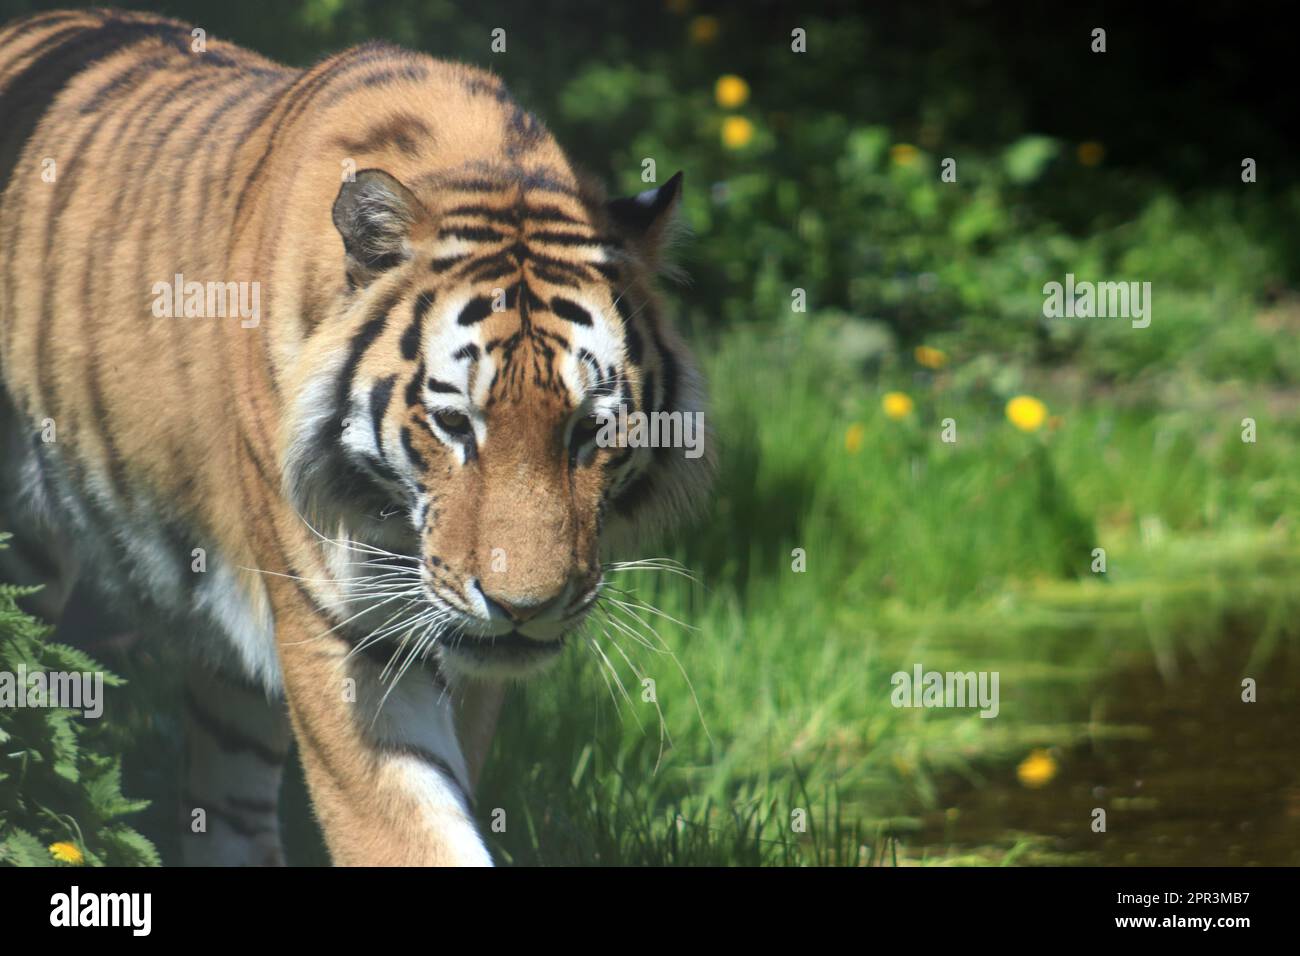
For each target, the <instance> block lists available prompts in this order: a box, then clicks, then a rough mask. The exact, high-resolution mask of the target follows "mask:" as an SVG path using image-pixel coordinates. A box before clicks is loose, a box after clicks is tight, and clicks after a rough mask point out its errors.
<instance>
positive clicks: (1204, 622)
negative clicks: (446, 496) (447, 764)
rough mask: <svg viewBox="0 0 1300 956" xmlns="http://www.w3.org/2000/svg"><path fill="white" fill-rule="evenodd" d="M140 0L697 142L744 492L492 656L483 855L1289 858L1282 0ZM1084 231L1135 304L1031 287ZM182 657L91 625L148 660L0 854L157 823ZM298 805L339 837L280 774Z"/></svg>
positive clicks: (805, 859) (1292, 252)
mask: <svg viewBox="0 0 1300 956" xmlns="http://www.w3.org/2000/svg"><path fill="white" fill-rule="evenodd" d="M69 5H71V4H68V3H58V4H44V3H21V2H13V0H2V2H0V14H3V19H9V18H10V17H12V16H16V15H19V14H21V13H24V12H28V11H30V10H34V9H38V8H43V7H47V6H69ZM121 5H122V6H131V7H147V8H148V9H152V10H156V11H159V12H164V13H168V14H170V15H173V16H176V17H179V18H182V19H185V20H188V21H191V22H193V23H195V24H197V25H199V26H202V27H204V28H205V29H206V30H207V31H208V33H209V35H212V36H218V37H222V38H227V39H231V40H234V41H236V42H239V43H241V44H244V45H246V46H249V47H251V48H253V49H256V50H258V51H260V52H262V53H264V54H267V55H269V56H271V57H274V58H277V59H281V60H283V61H286V62H289V63H291V64H295V65H308V64H310V63H311V62H313V61H314V60H315V59H317V58H318V57H320V56H321V55H323V54H324V53H326V52H328V51H332V50H335V49H338V48H340V47H343V46H346V45H350V44H353V43H356V42H360V41H362V40H366V39H371V38H386V39H389V40H392V41H395V42H398V43H401V44H404V45H407V46H410V47H413V48H416V49H420V50H423V51H425V52H428V53H430V54H432V55H434V56H440V57H447V58H453V59H458V60H464V61H468V62H471V63H474V64H477V65H480V66H484V67H488V68H490V69H492V70H494V71H495V72H497V73H498V74H500V75H501V76H502V77H503V78H504V79H505V80H506V81H507V83H508V85H509V86H510V88H511V89H512V91H513V92H514V94H515V95H516V97H517V98H518V99H519V100H520V101H521V102H522V103H523V104H524V105H525V106H526V107H528V108H530V109H532V110H534V111H535V112H537V113H538V115H540V116H541V117H543V118H544V119H545V120H546V122H547V124H548V125H549V126H550V127H551V129H552V131H553V132H554V133H555V135H556V137H557V139H558V140H559V141H560V143H561V144H562V145H563V146H564V147H565V148H566V150H567V151H568V153H569V155H570V156H571V157H572V158H574V160H575V161H576V162H577V163H579V164H580V165H583V166H585V167H586V168H587V169H589V170H591V171H592V172H595V173H597V174H599V175H601V176H603V177H605V178H606V180H607V181H608V182H609V183H610V185H611V190H612V191H614V192H635V191H638V190H640V189H642V188H645V184H643V183H642V181H641V170H642V162H643V160H644V159H647V158H651V159H654V160H655V164H656V167H657V171H658V175H659V178H660V181H662V180H663V179H666V178H667V177H668V176H670V175H671V174H672V173H673V172H674V171H676V170H678V169H681V170H684V171H685V174H686V179H685V181H686V196H685V218H686V220H687V221H688V222H689V225H690V227H691V231H692V234H693V235H692V238H691V239H690V240H688V241H687V242H684V243H683V244H682V245H681V247H680V249H679V253H678V261H679V263H680V265H681V266H682V267H683V268H684V270H685V271H686V273H687V274H688V275H689V277H690V278H689V282H687V283H685V284H679V285H669V286H668V287H667V289H666V293H667V296H668V301H669V302H670V303H671V309H672V312H673V313H674V314H675V315H676V317H677V321H678V322H679V323H680V324H681V326H682V327H683V329H684V330H685V331H686V332H687V334H688V336H689V337H690V339H691V340H692V342H693V343H694V345H695V349H696V352H697V354H698V355H699V356H700V357H701V358H702V361H703V364H704V366H705V368H706V370H707V372H708V375H709V378H710V380H711V386H712V393H713V409H712V413H711V414H712V425H713V428H714V430H715V431H716V432H717V434H718V436H719V438H720V452H721V462H722V468H721V476H720V480H719V483H718V487H717V492H716V495H715V499H714V501H713V503H712V505H711V507H710V509H709V510H708V511H707V512H706V513H705V514H704V515H703V516H702V517H701V520H700V521H699V522H698V523H697V524H696V525H695V526H694V527H693V528H691V529H689V530H687V531H684V532H683V533H681V534H680V535H678V536H677V538H676V539H674V540H669V541H664V542H660V543H657V544H656V545H654V546H653V550H652V551H650V552H649V553H648V554H647V555H646V556H663V557H669V558H673V559H675V560H677V561H680V562H681V564H682V565H683V566H684V567H685V568H688V569H689V571H690V574H691V578H684V577H682V576H679V575H675V574H672V573H668V572H664V573H652V572H629V573H626V574H624V575H622V576H621V577H620V583H621V584H622V585H623V586H624V587H626V588H627V589H628V591H629V592H631V593H632V595H633V596H632V597H629V598H628V605H629V606H627V607H622V608H613V609H612V610H613V612H614V613H613V620H607V619H602V620H601V622H600V623H599V624H598V626H597V627H596V628H595V629H594V630H593V632H592V637H593V640H594V644H592V645H590V646H588V647H583V646H582V645H580V644H579V645H576V646H575V648H574V649H573V652H572V653H571V654H569V655H568V657H567V658H566V659H565V661H564V662H563V663H562V664H561V665H559V666H558V667H557V668H556V669H555V670H554V671H553V672H551V673H549V674H547V675H544V676H543V677H541V678H539V679H537V680H536V681H534V682H532V683H530V684H528V685H526V686H524V687H521V688H517V689H515V690H513V691H512V696H511V697H510V699H509V701H508V703H507V708H506V712H505V714H504V717H503V723H502V729H501V733H500V734H499V736H498V740H497V742H496V745H495V750H494V758H493V761H492V763H491V764H490V767H489V771H488V775H487V779H486V780H485V783H484V787H483V791H482V793H481V795H480V798H479V801H478V805H479V808H480V813H481V816H482V817H483V822H484V826H485V830H486V831H487V837H488V839H489V841H490V844H491V846H492V849H493V851H494V853H495V855H496V856H497V858H498V859H499V860H500V861H502V862H506V863H515V864H545V865H554V864H583V863H602V864H696V863H707V864H759V863H763V864H796V863H802V864H839V865H882V864H883V865H894V864H900V865H904V864H917V863H925V864H934V863H990V864H997V863H1019V864H1034V863H1105V864H1120V865H1124V864H1241V865H1247V864H1280V863H1289V864H1295V863H1300V760H1297V757H1298V756H1300V735H1297V734H1296V733H1295V732H1294V728H1295V727H1296V726H1297V723H1298V722H1300V696H1298V691H1297V688H1300V683H1297V680H1296V678H1297V676H1300V659H1298V657H1297V654H1296V641H1297V638H1298V637H1300V624H1298V623H1297V620H1298V619H1297V611H1298V610H1300V593H1298V588H1297V571H1300V531H1298V529H1297V524H1296V521H1297V517H1298V514H1300V473H1298V471H1297V468H1296V465H1297V462H1298V461H1300V458H1298V457H1297V452H1298V450H1300V403H1298V402H1297V398H1298V397H1300V338H1298V335H1297V333H1300V284H1298V283H1300V241H1298V240H1300V184H1298V183H1297V179H1296V176H1295V169H1296V164H1295V162H1294V154H1293V148H1294V146H1295V143H1296V142H1297V138H1298V137H1297V135H1296V133H1297V128H1296V127H1297V122H1298V120H1300V111H1297V110H1296V109H1295V106H1294V102H1293V96H1294V86H1295V85H1294V82H1293V81H1290V80H1286V79H1285V78H1284V77H1285V70H1286V69H1287V68H1288V67H1290V66H1291V65H1292V60H1293V58H1294V53H1293V51H1292V49H1291V45H1292V43H1291V40H1290V37H1289V35H1288V34H1287V33H1286V32H1285V31H1283V30H1281V29H1279V28H1278V27H1277V25H1276V23H1275V22H1273V18H1272V17H1271V16H1270V14H1269V13H1268V11H1267V9H1266V8H1256V7H1253V6H1252V8H1251V13H1250V16H1249V17H1246V16H1244V15H1243V14H1242V13H1240V12H1239V11H1237V10H1234V9H1233V8H1232V6H1231V5H1230V4H1226V3H1224V4H1211V3H1191V4H1180V5H1179V6H1178V9H1177V11H1176V12H1169V11H1164V10H1158V9H1154V8H1153V9H1145V8H1144V9H1138V10H1134V9H1131V6H1135V5H1124V6H1120V5H1107V4H1080V5H1077V6H1076V5H1072V6H1073V7H1074V9H1072V10H1070V11H1069V12H1050V11H1048V10H1045V9H1040V8H1038V7H1034V8H1028V7H1027V5H1026V6H1025V7H1020V6H1019V5H1016V6H1012V5H1003V4H996V5H995V4H993V3H991V2H972V0H965V2H960V0H954V2H949V3H942V4H939V3H922V4H916V5H913V4H906V5H904V4H898V5H894V4H882V5H871V6H868V5H866V4H850V3H843V4H836V3H826V4H814V3H804V4H785V3H770V2H756V3H752V2H751V3H740V2H735V3H717V2H704V0H668V2H664V3H661V2H657V0H653V2H648V3H642V4H609V3H607V2H566V3H559V2H556V3H550V4H545V5H541V4H537V5H532V4H522V3H505V2H494V0H481V2H475V3H464V4H460V3H453V2H449V0H364V2H363V0H304V2H301V3H298V4H287V3H286V4H264V3H263V4H258V3H232V2H230V0H222V2H217V0H207V2H201V0H195V2H179V0H177V2H157V3H150V4H137V3H126V4H121ZM1097 27H1100V28H1103V29H1105V31H1106V51H1105V52H1104V53H1094V52H1092V46H1093V42H1094V41H1093V35H1092V31H1093V30H1094V28H1097ZM496 28H502V29H504V30H505V31H506V43H507V47H506V51H505V52H504V53H493V52H491V50H490V42H491V31H492V30H494V29H496ZM796 28H798V29H802V30H804V31H806V52H803V53H796V52H793V51H792V49H791V43H792V39H791V31H792V30H795V29H796ZM948 158H951V159H954V160H955V161H956V163H955V172H956V181H955V182H946V181H944V180H943V178H942V177H941V170H942V165H941V164H942V163H943V161H944V160H945V159H948ZM1248 158H1249V159H1252V160H1254V168H1255V176H1254V180H1255V181H1253V182H1244V181H1243V161H1244V160H1246V159H1248ZM1067 274H1073V275H1074V276H1075V277H1076V278H1077V279H1079V280H1088V281H1125V282H1149V283H1150V284H1151V303H1150V304H1151V312H1150V316H1151V322H1150V325H1149V327H1147V328H1141V329H1138V328H1133V327H1132V325H1131V324H1130V322H1129V321H1128V320H1127V319H1122V318H1121V319H1115V318H1111V319H1105V318H1047V317H1045V316H1044V309H1043V305H1044V294H1043V286H1044V284H1045V283H1047V282H1052V281H1056V282H1064V281H1065V277H1066V275H1067ZM799 306H802V308H799ZM947 419H951V420H952V423H953V424H952V426H951V429H950V432H955V438H956V440H955V441H952V442H947V441H944V440H942V437H941V432H942V431H943V429H944V423H945V420H947ZM1246 419H1250V420H1251V422H1252V423H1253V434H1248V432H1250V427H1249V426H1247V425H1246V424H1245V422H1244V420H1246ZM1244 436H1245V437H1244ZM1247 438H1252V439H1253V440H1246V439H1247ZM1097 549H1102V551H1101V552H1100V558H1099V552H1098V551H1097ZM1099 560H1100V562H1101V563H1099ZM0 594H3V592H0ZM3 600H7V599H6V598H3V597H0V602H2V601H3ZM647 607H648V608H653V609H654V610H648V609H647ZM5 628H7V629H8V633H9V634H10V635H11V636H12V640H11V645H12V646H17V644H16V643H15V642H17V641H19V640H22V641H26V642H28V643H27V644H24V645H23V646H24V647H25V648H26V649H27V650H26V651H25V653H29V654H32V655H39V654H45V655H54V654H63V653H70V652H63V651H51V650H39V649H35V648H36V643H35V642H36V641H37V639H38V638H37V635H36V632H35V631H34V630H33V629H32V627H31V626H30V625H29V624H27V623H25V622H22V621H20V619H19V618H18V617H17V616H16V615H15V614H14V613H13V612H12V611H6V610H5V606H4V605H3V603H0V629H5ZM602 630H603V632H604V633H601V631H602ZM0 647H3V643H2V642H0ZM0 653H3V652H2V651H0ZM11 653H13V652H11ZM167 653H168V652H167V650H166V649H160V648H156V647H136V648H133V649H132V650H131V651H130V652H129V653H121V652H118V651H115V650H114V649H113V648H112V647H105V648H103V649H102V653H100V655H99V656H100V657H102V658H103V659H104V661H105V663H107V664H109V666H110V667H112V668H113V669H114V670H115V671H116V672H117V673H119V674H121V675H122V676H124V677H125V678H127V679H128V680H129V681H130V683H131V684H132V685H133V687H134V688H135V690H136V691H137V693H136V694H135V695H124V694H122V693H115V694H113V695H112V697H111V698H110V701H109V710H108V715H107V719H106V720H104V721H99V722H97V724H98V725H97V726H95V727H93V728H85V727H81V726H76V725H74V724H73V723H72V722H71V721H67V722H65V723H66V726H64V725H63V724H60V725H59V726H39V727H36V726H33V727H29V728H28V729H27V731H26V733H27V738H26V742H25V743H24V744H23V746H25V747H27V748H28V750H29V752H30V755H31V760H30V768H31V769H30V773H29V774H28V775H27V776H26V777H25V778H24V779H23V780H22V781H18V780H16V779H14V778H12V777H11V778H8V779H5V778H2V777H0V836H3V835H4V833H5V827H6V821H7V825H8V827H9V828H10V830H9V832H10V839H9V842H8V844H5V843H0V857H3V856H4V855H5V851H4V848H5V846H8V851H7V852H8V856H9V859H10V860H11V861H14V860H18V859H20V857H19V855H18V854H19V849H15V847H19V848H20V849H23V852H28V851H30V852H32V853H35V854H36V855H40V853H38V852H37V851H39V850H40V846H41V845H44V844H47V843H49V842H51V841H54V840H60V839H74V840H75V839H79V840H81V841H82V845H83V846H84V847H85V848H86V850H87V851H88V853H89V854H90V856H91V857H92V858H93V859H97V860H98V859H103V860H109V861H110V862H111V861H124V860H125V861H135V860H145V861H151V860H153V859H154V858H155V857H154V856H152V855H151V854H152V853H153V852H154V851H153V849H152V847H153V846H156V848H157V851H158V852H159V853H160V854H161V859H162V860H163V861H164V862H167V863H174V862H176V861H177V852H176V839H175V836H174V833H173V829H174V824H173V815H174V813H175V810H174V807H175V800H176V777H177V774H178V767H179V723H178V719H177V718H178V712H177V711H176V710H175V709H174V708H173V707H172V696H173V695H174V693H175V691H174V689H170V688H168V687H166V685H165V684H164V683H163V682H162V681H161V680H160V676H159V672H160V670H165V669H166V663H167V662H166V656H167ZM45 659H46V660H47V661H56V660H62V659H63V658H55V657H52V656H47V657H46V658H45ZM917 664H920V665H922V666H923V668H924V669H925V670H938V671H986V672H992V671H996V672H997V673H998V674H999V675H1000V694H1001V701H1000V710H999V713H998V716H997V717H996V718H995V719H981V718H980V717H979V716H978V715H977V714H976V712H975V711H973V710H956V709H953V710H945V709H924V708H914V709H900V708H895V707H894V706H892V704H891V701H890V694H891V691H892V686H891V682H890V677H891V675H892V674H894V673H895V672H897V671H906V672H908V673H909V674H910V673H911V672H912V670H913V668H914V666H915V665H917ZM647 678H648V679H651V680H653V681H654V688H655V693H654V698H655V699H654V700H647V699H646V696H647V695H645V694H644V692H643V687H644V685H643V680H644V679H647ZM1246 680H1250V681H1253V682H1254V686H1255V688H1256V694H1257V699H1256V700H1255V701H1254V702H1251V703H1248V702H1244V701H1243V699H1242V698H1243V681H1246ZM10 730H11V734H10V735H11V736H13V734H12V728H10ZM10 746H13V744H12V743H11V744H10ZM118 755H124V757H123V759H122V761H120V763H121V764H122V766H124V768H125V777H124V778H119V776H118V770H117V767H118V763H119V761H118V760H117V759H116V757H117V756H118ZM123 793H125V794H126V796H123ZM146 800H147V801H149V803H148V806H147V807H146V806H144V805H143V803H142V802H141V801H146ZM497 808H500V809H503V810H504V811H505V820H506V828H505V831H504V832H494V831H493V830H492V829H491V823H492V819H493V817H492V812H493V810H494V809H497ZM1097 808H1101V809H1104V810H1105V811H1106V820H1107V823H1106V831H1105V832H1096V831H1095V830H1094V828H1093V822H1094V819H1095V816H1094V810H1095V809H1097ZM282 811H283V816H284V820H285V824H286V827H287V828H288V839H289V849H290V856H291V862H295V863H300V864H309V863H319V862H323V861H324V859H325V858H324V854H323V851H322V849H321V847H320V842H319V836H318V834H317V833H316V831H315V828H314V824H313V823H312V821H311V817H310V812H309V810H308V809H307V805H306V802H305V798H304V795H303V791H302V785H301V781H300V780H298V779H295V780H294V781H293V785H292V786H291V787H290V788H289V791H288V792H287V793H286V795H285V799H284V806H283V808H282ZM18 829H21V830H22V832H23V833H24V834H27V835H29V836H30V837H31V839H30V840H27V839H26V837H24V838H22V839H21V840H20V839H19V838H15V837H13V836H12V834H13V833H14V832H17V830H18ZM16 840H17V842H15V841H16ZM24 841H25V842H24ZM20 844H21V846H20ZM38 844H39V845H38ZM33 846H34V847H36V850H32V849H31V848H32V847H33ZM24 848H25V849H24ZM22 859H26V858H25V857H22Z"/></svg>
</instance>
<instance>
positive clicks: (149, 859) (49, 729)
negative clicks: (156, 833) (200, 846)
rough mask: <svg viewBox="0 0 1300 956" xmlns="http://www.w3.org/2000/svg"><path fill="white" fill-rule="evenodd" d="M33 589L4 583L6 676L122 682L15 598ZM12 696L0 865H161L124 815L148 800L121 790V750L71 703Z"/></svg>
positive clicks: (0, 761) (1, 650) (0, 767)
mask: <svg viewBox="0 0 1300 956" xmlns="http://www.w3.org/2000/svg"><path fill="white" fill-rule="evenodd" d="M8 537H10V536H9V535H7V534H0V547H5V545H4V543H3V542H4V541H5V539H7V538H8ZM36 590H37V589H35V588H21V587H16V586H14V585H0V678H3V679H6V680H7V681H8V682H10V686H11V688H12V687H13V686H14V684H15V683H16V682H17V681H18V680H19V679H20V678H21V677H23V676H24V675H27V676H30V675H32V674H37V673H51V672H65V673H93V674H96V675H100V676H102V679H103V683H104V686H106V687H120V686H122V685H123V684H124V683H125V682H124V681H123V680H122V679H121V678H119V677H117V676H116V675H114V674H111V673H109V672H107V671H105V670H104V668H103V667H101V666H100V665H99V664H98V663H96V662H95V661H94V660H92V659H91V658H90V657H89V656H87V655H86V654H84V653H82V652H81V651H79V650H77V649H76V648H74V647H69V646H67V645H66V644H59V643H57V642H54V641H51V640H49V639H48V638H49V635H50V632H51V628H49V627H48V626H47V625H45V624H42V623H41V622H40V621H38V620H36V619H35V618H33V617H31V616H30V615H28V614H26V613H25V612H24V611H23V610H22V609H21V608H20V607H19V606H18V600H19V599H20V598H22V597H24V596H25V595H29V594H32V593H34V592H35V591H36ZM16 703H17V701H16V699H15V700H9V699H7V698H5V697H0V864H5V865H9V866H52V865H56V864H57V863H58V862H65V863H84V864H86V865H91V866H157V865H158V864H159V859H158V853H157V851H156V850H155V849H154V846H153V844H152V843H151V842H150V841H149V840H148V839H147V838H146V837H144V836H142V835H141V834H140V833H138V832H137V831H136V830H134V829H133V828H131V827H130V826H128V825H127V824H125V823H124V822H122V818H123V817H125V816H127V815H128V814H131V813H135V812H138V811H140V810H143V809H144V808H145V807H147V806H148V805H149V802H148V801H147V800H132V799H130V798H128V797H127V796H125V795H124V794H123V793H122V766H121V758H120V757H119V756H118V755H117V754H114V753H111V752H107V750H106V746H105V745H106V742H107V741H106V739H105V737H106V735H105V733H104V729H103V728H101V727H100V726H98V725H96V724H93V723H91V722H90V721H87V720H86V719H84V718H83V717H81V716H80V715H78V714H77V713H76V712H74V711H72V710H67V709H63V708H58V707H51V706H30V707H20V706H15V704H16Z"/></svg>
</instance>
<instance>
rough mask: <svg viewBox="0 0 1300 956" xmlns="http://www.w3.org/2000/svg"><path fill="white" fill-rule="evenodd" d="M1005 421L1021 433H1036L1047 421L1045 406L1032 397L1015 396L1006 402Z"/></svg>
mask: <svg viewBox="0 0 1300 956" xmlns="http://www.w3.org/2000/svg"><path fill="white" fill-rule="evenodd" d="M1007 419H1008V420H1009V421H1010V422H1011V424H1013V425H1015V426H1016V427H1017V428H1019V429H1020V430H1021V431H1022V432H1036V431H1038V429H1040V428H1042V427H1043V422H1044V421H1046V420H1047V406H1046V405H1044V404H1043V403H1042V402H1040V401H1039V400H1038V399H1036V398H1034V397H1033V396H1032V395H1017V396H1016V397H1015V398H1013V399H1012V400H1011V401H1009V402H1007Z"/></svg>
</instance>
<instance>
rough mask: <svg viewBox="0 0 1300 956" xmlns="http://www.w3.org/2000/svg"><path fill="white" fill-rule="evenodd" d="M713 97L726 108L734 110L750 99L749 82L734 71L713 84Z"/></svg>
mask: <svg viewBox="0 0 1300 956" xmlns="http://www.w3.org/2000/svg"><path fill="white" fill-rule="evenodd" d="M713 98H714V99H715V100H717V101H718V105H719V106H721V107H722V108H723V109H724V110H734V109H736V108H737V107H739V106H744V105H745V103H746V101H747V100H748V99H749V84H748V83H746V82H745V81H744V80H743V79H741V78H740V77H738V76H736V75H735V74H732V73H728V74H727V75H726V76H720V77H718V82H717V83H715V84H714V85H713Z"/></svg>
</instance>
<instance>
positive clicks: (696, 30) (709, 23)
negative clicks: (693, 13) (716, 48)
mask: <svg viewBox="0 0 1300 956" xmlns="http://www.w3.org/2000/svg"><path fill="white" fill-rule="evenodd" d="M689 29H690V34H691V42H692V43H695V44H698V45H699V46H705V45H707V44H709V43H712V42H713V41H714V40H716V39H717V38H718V30H719V29H720V27H719V24H718V18H717V17H710V16H702V17H696V18H695V19H694V20H692V21H691V25H690V27H689Z"/></svg>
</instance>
